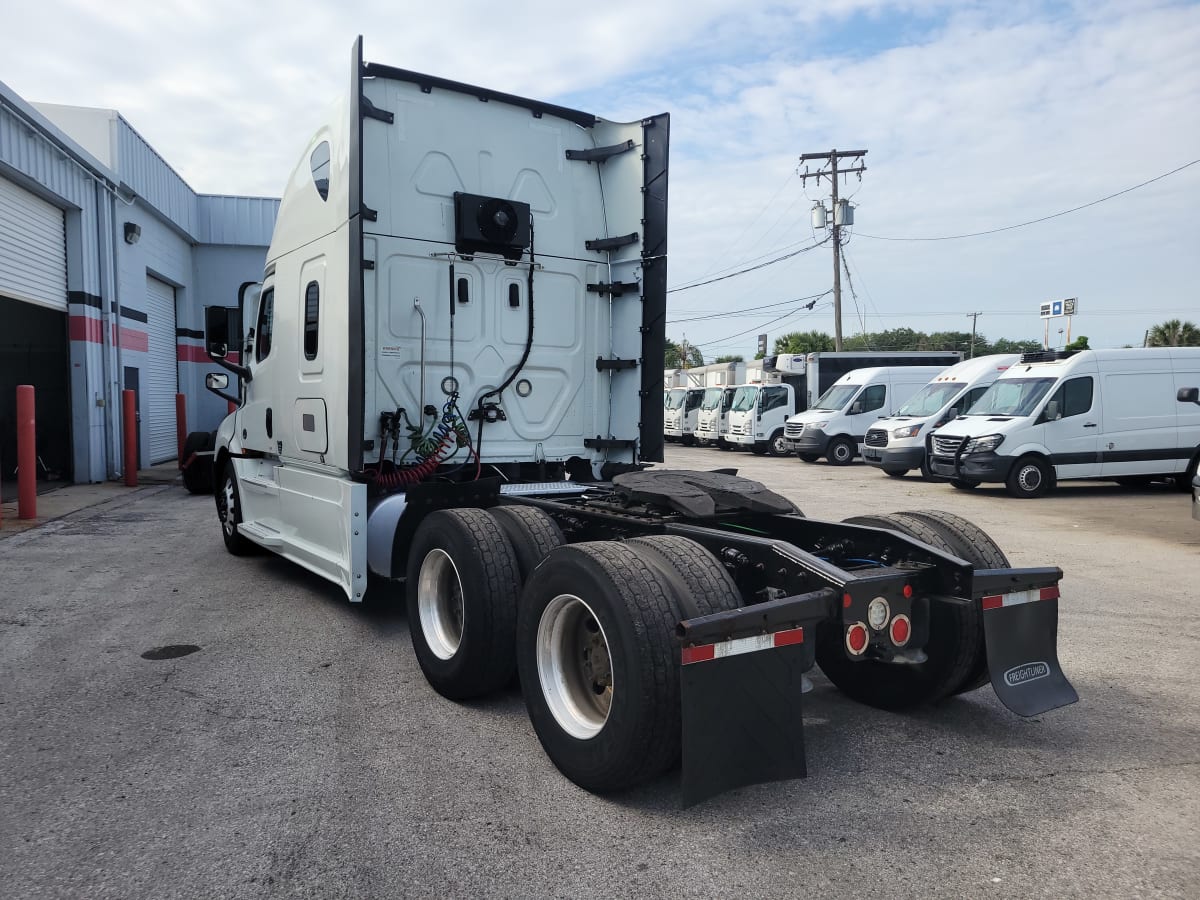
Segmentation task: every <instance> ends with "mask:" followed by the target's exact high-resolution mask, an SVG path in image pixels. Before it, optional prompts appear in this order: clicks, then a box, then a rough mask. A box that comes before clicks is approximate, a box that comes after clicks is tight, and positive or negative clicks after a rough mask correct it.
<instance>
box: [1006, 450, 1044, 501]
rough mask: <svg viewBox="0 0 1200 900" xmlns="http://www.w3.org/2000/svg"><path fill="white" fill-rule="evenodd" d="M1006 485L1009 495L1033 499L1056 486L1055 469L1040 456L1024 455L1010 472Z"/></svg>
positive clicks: (1022, 498) (1021, 498)
mask: <svg viewBox="0 0 1200 900" xmlns="http://www.w3.org/2000/svg"><path fill="white" fill-rule="evenodd" d="M1004 486H1005V487H1006V488H1007V489H1008V493H1009V496H1011V497H1016V498H1018V499H1020V500H1032V499H1033V498H1035V497H1040V496H1042V495H1043V494H1045V493H1046V492H1047V491H1048V490H1050V489H1051V488H1053V487H1054V470H1053V469H1052V468H1050V466H1049V464H1047V462H1046V461H1045V460H1044V459H1042V458H1041V457H1040V456H1034V455H1032V454H1030V455H1029V456H1022V457H1021V458H1020V459H1018V460H1017V462H1016V465H1014V466H1013V467H1012V471H1011V472H1009V473H1008V480H1007V481H1005V482H1004Z"/></svg>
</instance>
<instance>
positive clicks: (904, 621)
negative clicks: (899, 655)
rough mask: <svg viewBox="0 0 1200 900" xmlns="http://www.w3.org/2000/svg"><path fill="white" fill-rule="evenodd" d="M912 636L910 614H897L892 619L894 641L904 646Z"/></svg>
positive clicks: (899, 645)
mask: <svg viewBox="0 0 1200 900" xmlns="http://www.w3.org/2000/svg"><path fill="white" fill-rule="evenodd" d="M910 637H912V625H911V624H910V623H909V621H908V616H896V618H894V619H892V643H893V644H895V645H896V646H897V647H903V646H904V645H905V644H907V643H908V639H909V638H910Z"/></svg>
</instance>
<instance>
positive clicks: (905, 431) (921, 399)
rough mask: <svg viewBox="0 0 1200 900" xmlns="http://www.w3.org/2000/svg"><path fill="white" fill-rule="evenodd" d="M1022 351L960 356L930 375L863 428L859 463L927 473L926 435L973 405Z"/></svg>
mask: <svg viewBox="0 0 1200 900" xmlns="http://www.w3.org/2000/svg"><path fill="white" fill-rule="evenodd" d="M1020 358H1021V357H1020V355H1019V354H1016V353H1002V354H995V355H991V356H977V357H975V358H974V359H964V360H963V361H962V362H960V363H957V364H955V365H953V366H951V367H950V368H948V369H946V370H945V371H943V372H940V373H938V374H937V375H935V376H934V378H933V380H932V381H930V382H929V384H927V385H925V387H923V388H921V389H920V390H919V391H917V392H916V393H915V394H913V395H912V396H911V397H909V398H908V400H906V401H905V402H904V404H903V405H902V406H901V407H900V408H899V409H897V410H896V414H895V415H893V416H884V417H883V418H882V419H880V420H879V421H878V422H877V423H876V424H875V425H873V426H871V427H870V428H868V429H867V436H866V439H865V440H864V441H863V446H862V457H863V462H865V463H866V464H867V465H869V466H876V467H877V468H880V469H883V471H884V472H886V473H887V474H888V475H891V476H892V477H894V478H898V477H900V476H901V475H904V474H905V473H907V472H908V471H909V470H911V469H917V470H918V471H919V472H920V473H921V474H922V475H924V476H926V477H928V476H929V461H928V459H927V458H926V455H925V438H926V437H927V436H928V435H929V433H930V432H931V431H933V429H935V428H940V427H941V426H943V425H945V424H946V423H947V422H952V421H954V419H956V418H958V416H960V415H961V414H963V413H965V412H966V411H967V410H969V409H970V408H971V404H973V403H974V402H975V401H976V400H978V399H979V398H980V397H981V396H982V395H983V392H984V391H985V390H987V389H988V387H989V386H990V385H991V383H992V382H993V381H995V380H996V379H997V378H999V377H1000V374H1001V373H1002V372H1004V371H1005V370H1007V369H1008V368H1009V366H1011V365H1013V364H1014V363H1015V362H1016V361H1017V360H1018V359H1020Z"/></svg>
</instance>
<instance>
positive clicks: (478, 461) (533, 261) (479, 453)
mask: <svg viewBox="0 0 1200 900" xmlns="http://www.w3.org/2000/svg"><path fill="white" fill-rule="evenodd" d="M536 265H537V257H536V255H535V253H534V242H533V216H530V217H529V277H528V280H527V282H526V284H527V288H526V293H527V294H528V295H529V296H528V297H527V298H526V299H527V300H528V305H529V329H528V332H527V334H526V335H525V350H524V351H523V352H522V353H521V359H520V361H519V362H518V363H517V364H516V366H515V367H514V368H513V370H512V371H511V372H509V373H508V377H507V378H505V379H504V381H503V383H502V384H501V385H500V386H499V387H496V388H492V389H491V390H490V391H488V392H487V393H486V394H482V395H480V397H479V400H478V401H476V404H475V412H476V414H477V415H478V416H479V428H478V430H477V432H476V437H475V478H476V479H478V478H479V470H480V467H481V466H482V464H483V421H484V418H485V416H486V413H485V412H484V405H483V402H484V401H485V400H487V398H488V397H498V396H500V395H501V394H503V393H504V390H505V388H507V387H508V386H509V385H510V384H512V383H513V381H514V380H516V377H517V376H518V375H520V374H521V370H522V369H524V368H525V363H526V362H528V361H529V354H530V352H531V351H532V350H533V270H534V269H535V268H536ZM451 321H453V320H451Z"/></svg>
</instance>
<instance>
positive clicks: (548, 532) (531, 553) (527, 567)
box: [490, 506, 566, 584]
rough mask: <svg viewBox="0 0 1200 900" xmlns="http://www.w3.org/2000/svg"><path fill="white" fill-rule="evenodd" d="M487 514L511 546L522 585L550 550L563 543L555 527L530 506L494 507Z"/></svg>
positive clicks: (551, 520) (559, 531) (542, 514)
mask: <svg viewBox="0 0 1200 900" xmlns="http://www.w3.org/2000/svg"><path fill="white" fill-rule="evenodd" d="M490 512H491V514H492V515H493V516H494V517H495V519H496V521H497V522H499V523H500V528H501V529H503V531H504V533H505V535H507V536H508V541H509V543H510V544H512V548H513V552H514V553H516V554H517V571H518V572H519V573H520V575H521V583H522V584H524V583H525V580H526V579H527V578H529V573H530V572H532V571H533V570H534V569H536V568H537V567H538V564H539V563H540V562H541V561H542V560H543V559H545V558H546V557H547V556H549V555H550V551H551V550H553V549H554V548H555V547H561V546H562V545H563V544H565V543H566V541H565V540H564V539H563V533H562V529H561V528H559V527H558V523H557V522H555V521H554V520H553V519H552V518H550V516H548V515H546V513H544V512H542V511H541V510H540V509H535V508H533V507H532V506H495V507H493V508H492V509H491V510H490Z"/></svg>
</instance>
